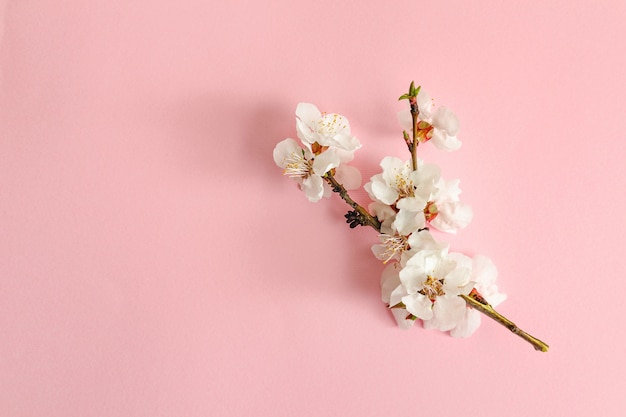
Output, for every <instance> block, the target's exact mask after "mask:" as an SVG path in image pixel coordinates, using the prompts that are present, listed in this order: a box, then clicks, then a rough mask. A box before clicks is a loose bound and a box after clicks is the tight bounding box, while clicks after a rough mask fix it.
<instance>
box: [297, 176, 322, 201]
mask: <svg viewBox="0 0 626 417" xmlns="http://www.w3.org/2000/svg"><path fill="white" fill-rule="evenodd" d="M322 184H323V180H322V177H320V176H319V175H311V176H309V177H308V178H305V179H304V180H302V184H301V185H300V187H301V188H302V191H304V194H305V195H306V196H307V198H308V199H309V201H310V202H312V203H315V202H317V201H319V200H320V198H322V196H323V195H324V187H323V185H322Z"/></svg>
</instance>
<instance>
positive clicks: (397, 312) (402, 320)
mask: <svg viewBox="0 0 626 417" xmlns="http://www.w3.org/2000/svg"><path fill="white" fill-rule="evenodd" d="M391 314H393V318H394V319H396V323H398V327H400V328H401V329H402V330H407V329H410V328H411V327H413V325H414V324H415V320H407V317H408V316H409V312H408V311H406V310H405V309H403V308H392V309H391Z"/></svg>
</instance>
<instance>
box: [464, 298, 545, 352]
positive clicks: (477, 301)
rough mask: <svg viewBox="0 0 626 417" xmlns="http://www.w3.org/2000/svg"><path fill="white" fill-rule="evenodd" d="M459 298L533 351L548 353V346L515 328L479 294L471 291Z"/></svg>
mask: <svg viewBox="0 0 626 417" xmlns="http://www.w3.org/2000/svg"><path fill="white" fill-rule="evenodd" d="M459 297H461V298H463V299H464V300H465V302H466V303H467V304H468V305H469V306H471V307H473V308H475V309H476V310H478V311H480V312H481V313H483V314H484V315H486V316H487V317H489V318H490V319H492V320H495V321H496V322H498V323H500V324H501V325H503V326H504V327H506V328H507V329H509V330H510V331H511V332H512V333H513V334H516V335H518V336H519V337H521V338H522V339H524V340H525V341H527V342H528V343H530V344H531V345H533V347H534V348H535V350H539V351H541V352H547V351H548V348H549V346H548V345H547V344H545V343H544V342H542V341H541V340H539V339H537V338H536V337H534V336H532V335H530V334H528V333H526V332H525V331H523V330H522V329H520V328H519V327H517V325H516V324H515V323H513V322H512V321H511V320H509V319H507V318H506V317H504V316H503V315H502V314H500V313H498V312H497V311H496V310H494V308H493V307H492V306H491V304H489V303H487V302H486V301H485V299H484V298H482V296H481V295H480V294H478V292H476V291H472V292H471V293H470V294H469V295H464V294H461V295H460V296H459Z"/></svg>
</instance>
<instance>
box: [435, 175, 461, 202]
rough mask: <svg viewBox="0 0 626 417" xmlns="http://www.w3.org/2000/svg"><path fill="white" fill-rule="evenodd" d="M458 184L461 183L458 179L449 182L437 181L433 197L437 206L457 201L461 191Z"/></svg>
mask: <svg viewBox="0 0 626 417" xmlns="http://www.w3.org/2000/svg"><path fill="white" fill-rule="evenodd" d="M460 182H461V181H460V180H458V179H455V180H450V181H446V180H444V179H440V180H439V181H437V189H438V191H437V195H436V196H435V201H436V202H437V204H442V203H448V202H457V201H459V194H461V189H460V188H459V183H460Z"/></svg>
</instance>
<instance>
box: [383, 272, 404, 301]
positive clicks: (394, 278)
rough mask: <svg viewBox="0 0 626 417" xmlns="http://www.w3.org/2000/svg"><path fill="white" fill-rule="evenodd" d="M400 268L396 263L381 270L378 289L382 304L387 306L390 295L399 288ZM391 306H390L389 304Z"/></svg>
mask: <svg viewBox="0 0 626 417" xmlns="http://www.w3.org/2000/svg"><path fill="white" fill-rule="evenodd" d="M399 272H400V266H399V265H398V263H397V262H392V263H390V264H389V265H387V267H386V268H385V269H384V270H383V273H382V275H381V277H380V289H381V293H382V299H383V302H384V303H386V304H389V300H390V299H391V293H392V292H393V290H395V289H396V288H398V287H399V286H400V276H399V275H398V274H399ZM396 304H397V303H396ZM390 305H391V304H390Z"/></svg>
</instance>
